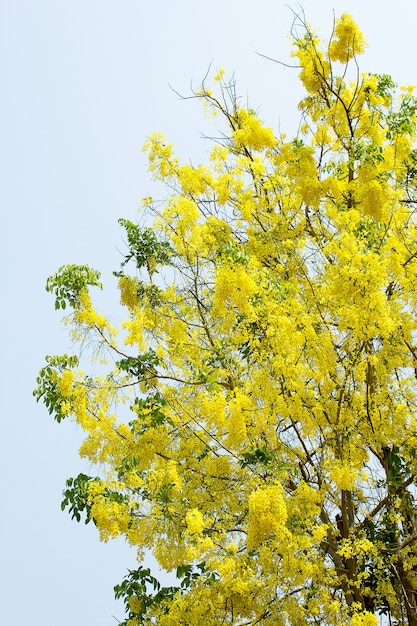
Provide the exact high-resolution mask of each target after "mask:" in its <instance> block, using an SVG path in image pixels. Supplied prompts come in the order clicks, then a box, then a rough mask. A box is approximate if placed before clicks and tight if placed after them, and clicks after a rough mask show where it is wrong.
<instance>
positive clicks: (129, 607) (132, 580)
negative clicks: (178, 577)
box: [114, 566, 180, 626]
mask: <svg viewBox="0 0 417 626" xmlns="http://www.w3.org/2000/svg"><path fill="white" fill-rule="evenodd" d="M128 572H129V573H128V575H127V576H125V578H124V580H123V582H122V583H121V584H120V585H116V586H115V587H114V595H115V598H116V600H118V599H120V598H122V599H123V602H124V604H125V607H126V613H127V615H128V620H130V619H136V620H141V619H142V618H143V617H144V615H145V614H146V611H147V610H148V609H149V607H152V606H156V605H161V604H162V603H163V602H164V601H166V600H169V599H170V598H172V597H173V596H174V595H175V594H176V593H177V592H178V591H180V588H179V587H161V584H160V582H159V581H158V580H157V579H156V578H155V577H154V576H152V574H151V570H150V569H149V568H148V567H147V568H144V567H142V566H140V567H138V569H135V570H128ZM152 591H153V592H154V593H152ZM132 598H135V599H137V601H136V603H133V602H132ZM135 604H136V606H135ZM128 620H126V621H124V622H122V623H121V624H120V626H127V624H128ZM139 623H140V622H139Z"/></svg>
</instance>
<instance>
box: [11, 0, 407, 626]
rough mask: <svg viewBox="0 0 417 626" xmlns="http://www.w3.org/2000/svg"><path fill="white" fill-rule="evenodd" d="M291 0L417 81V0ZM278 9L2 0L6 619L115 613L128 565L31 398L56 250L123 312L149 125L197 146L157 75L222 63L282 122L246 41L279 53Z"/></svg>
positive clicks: (66, 431)
mask: <svg viewBox="0 0 417 626" xmlns="http://www.w3.org/2000/svg"><path fill="white" fill-rule="evenodd" d="M302 5H303V6H304V8H305V11H306V14H307V17H308V19H309V20H310V22H311V23H312V24H313V25H314V26H315V27H318V28H321V29H322V31H323V32H324V33H326V32H329V30H330V28H331V23H332V19H333V14H332V10H333V9H334V10H335V12H336V14H340V13H341V12H342V11H348V12H351V13H353V14H354V16H355V17H356V19H357V20H358V22H359V23H360V25H361V26H362V28H363V30H364V32H365V35H366V37H367V38H368V41H369V43H370V49H369V52H368V53H367V54H366V56H365V57H364V58H363V60H362V67H363V69H366V70H370V71H374V72H381V73H390V74H392V75H393V77H394V79H395V80H396V81H397V82H398V83H400V84H404V83H417V70H416V66H415V44H416V41H415V39H416V35H415V33H416V30H417V28H416V26H417V4H416V3H415V1H414V0H396V2H393V1H392V0H380V1H372V0H368V1H366V2H365V1H364V0H361V1H359V0H350V1H348V0H346V1H340V0H332V1H331V0H304V2H303V3H302ZM292 6H293V7H294V8H296V4H295V3H294V4H293V5H292ZM291 21H292V14H291V12H290V10H289V9H288V8H287V7H286V5H285V3H284V2H281V1H278V0H257V2H253V0H252V1H249V0H213V1H212V2H204V3H203V2H198V0H179V1H175V0H171V1H169V0H154V1H153V2H144V1H142V0H117V1H116V0H112V1H111V0H71V2H68V1H63V0H0V72H1V74H0V81H1V98H0V172H1V174H0V177H1V185H0V194H1V231H0V232H1V285H2V294H3V297H2V302H3V305H2V306H1V309H0V315H1V337H2V341H1V345H2V348H3V359H2V372H1V374H2V375H1V385H2V393H1V413H0V415H1V420H2V428H1V433H2V436H1V443H0V445H1V451H0V464H1V466H0V476H1V484H0V496H1V513H0V542H1V550H0V555H1V577H0V598H1V601H0V624H2V626H3V625H4V626H22V625H23V624H31V626H74V625H77V626H110V625H114V624H117V621H116V620H115V619H114V618H113V617H112V616H115V617H116V618H118V619H120V620H121V619H123V611H122V609H121V607H120V605H117V604H116V603H115V602H114V601H113V585H114V584H116V583H118V582H120V581H121V579H122V577H123V575H124V573H125V571H126V569H127V568H128V567H131V568H133V567H134V566H135V560H134V554H133V552H132V551H131V550H129V549H128V548H127V547H126V546H125V545H124V544H123V543H122V542H119V541H117V542H113V543H110V544H106V545H103V544H100V543H99V541H98V536H97V534H96V531H95V528H94V527H93V526H91V525H90V526H84V525H82V524H81V525H78V524H76V523H75V522H71V520H70V518H69V516H68V514H67V513H61V511H60V502H61V492H62V489H63V487H64V485H65V480H66V478H67V477H68V476H75V475H77V474H78V473H79V472H80V471H86V472H87V473H88V471H89V468H88V466H86V463H85V462H84V461H81V460H79V459H78V454H77V450H78V446H79V443H80V433H79V432H78V431H77V429H76V427H75V426H74V425H73V424H71V423H69V422H68V423H63V424H61V425H58V424H56V423H54V422H53V421H52V419H51V418H50V417H49V415H48V414H47V412H46V410H45V409H44V408H43V406H41V405H39V406H37V405H36V404H35V403H34V400H33V398H32V395H31V394H32V389H33V387H34V384H35V377H36V374H37V371H38V369H39V368H40V367H41V366H42V364H43V359H44V356H45V354H60V353H62V352H66V351H70V350H71V345H70V341H69V339H68V337H67V335H66V333H65V330H64V329H63V328H62V326H60V323H59V320H60V317H61V316H60V315H59V314H58V313H56V312H55V311H54V310H53V301H52V298H51V297H50V296H49V295H48V294H46V293H45V291H44V284H45V280H46V277H47V276H48V275H49V274H51V273H52V272H54V271H55V270H56V269H57V268H58V267H59V266H60V265H62V264H64V263H80V264H81V263H88V264H90V265H91V266H93V267H96V268H97V269H100V270H101V271H102V272H103V280H104V284H105V286H106V288H107V291H106V292H105V293H104V295H103V297H101V298H100V305H101V308H102V309H103V310H104V311H106V312H108V313H109V314H110V315H111V316H113V317H115V318H117V317H118V315H119V313H118V306H117V303H118V297H117V293H116V291H115V287H114V280H113V277H112V274H111V273H112V270H113V269H117V267H118V264H119V262H120V260H121V256H120V252H119V251H118V250H120V249H123V243H122V233H121V231H120V229H119V227H118V225H117V219H118V217H122V216H123V217H127V218H129V219H132V220H134V219H135V217H136V210H137V207H138V206H139V201H140V198H142V197H144V196H147V195H152V194H155V190H154V187H153V184H152V183H151V180H150V177H149V174H148V173H147V171H146V164H145V160H144V156H143V155H142V153H141V146H142V144H143V142H144V139H145V136H146V134H148V133H151V132H153V131H155V130H161V131H164V132H165V133H166V135H167V136H168V137H169V138H170V139H171V140H172V141H173V142H174V144H175V145H176V147H177V151H178V153H179V154H180V155H181V156H182V157H183V158H188V157H190V158H192V159H193V161H194V162H197V161H198V160H199V159H201V158H204V153H205V143H204V141H202V140H201V139H200V132H201V131H202V130H203V129H204V128H205V127H206V125H207V121H206V120H204V119H203V115H202V111H201V109H200V108H199V106H198V104H197V103H196V102H193V101H187V102H181V101H180V100H178V98H177V97H176V96H175V94H174V93H173V92H172V91H171V90H170V88H169V84H171V85H172V86H173V87H174V88H175V89H177V90H178V91H181V92H182V93H184V94H187V93H188V90H189V84H190V81H191V80H192V81H193V83H194V85H198V83H199V80H200V78H201V77H202V76H203V75H204V74H205V72H206V70H207V68H208V66H209V64H210V62H212V63H213V68H218V67H225V68H226V71H227V72H228V73H231V72H233V71H234V72H235V75H236V79H237V80H238V89H239V91H240V93H241V94H242V96H243V97H244V99H245V100H246V98H248V100H249V102H250V104H251V105H252V106H253V107H254V108H256V109H257V110H259V111H260V113H261V117H263V119H264V120H265V121H266V122H268V123H269V124H270V125H272V126H273V127H274V128H275V129H278V128H280V129H281V130H282V131H288V132H289V133H291V132H293V131H294V130H295V129H296V127H297V123H298V114H297V110H296V102H297V100H298V98H299V95H300V90H299V87H298V83H297V73H296V71H291V70H289V69H284V68H282V67H280V66H279V65H276V64H273V63H268V62H267V61H265V60H264V59H262V58H260V57H259V56H257V55H256V54H255V51H259V52H261V53H265V54H267V55H269V56H271V57H275V58H277V59H280V60H283V61H287V60H289V57H288V54H289V46H290V44H289V41H288V39H286V33H287V32H288V30H289V28H290V25H291ZM159 193H160V192H159Z"/></svg>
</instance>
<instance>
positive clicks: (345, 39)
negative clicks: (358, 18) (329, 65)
mask: <svg viewBox="0 0 417 626" xmlns="http://www.w3.org/2000/svg"><path fill="white" fill-rule="evenodd" d="M366 45H367V43H366V40H365V38H364V36H363V34H362V33H361V31H360V29H359V28H358V25H357V24H356V22H355V21H354V19H353V17H352V16H351V15H350V14H349V13H343V14H342V15H341V17H340V18H339V19H337V20H336V24H335V28H334V36H333V39H332V41H331V43H330V58H331V60H332V61H341V62H342V63H347V61H349V60H350V59H351V58H352V57H353V56H355V55H356V54H363V53H364V51H365V48H366Z"/></svg>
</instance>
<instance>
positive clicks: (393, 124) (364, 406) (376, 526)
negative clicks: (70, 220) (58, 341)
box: [35, 14, 417, 626]
mask: <svg viewBox="0 0 417 626" xmlns="http://www.w3.org/2000/svg"><path fill="white" fill-rule="evenodd" d="M293 40H294V51H293V55H294V58H295V59H296V60H297V64H298V65H299V67H300V70H301V72H300V79H301V82H302V84H303V86H304V88H305V91H306V94H305V98H304V99H303V100H302V101H301V103H300V111H301V115H302V125H301V127H300V132H299V134H298V136H297V137H296V138H295V139H293V140H288V139H287V138H286V137H285V136H276V135H275V134H274V132H273V131H272V129H271V128H268V127H267V126H265V125H263V123H262V122H261V121H260V120H259V119H258V117H257V115H256V114H255V112H254V111H253V110H251V109H247V108H244V107H243V106H241V104H240V101H239V99H238V97H237V96H236V93H235V85H234V83H233V82H229V81H227V79H226V78H225V76H224V73H223V70H220V71H219V73H218V74H217V76H215V82H214V85H215V87H214V88H213V91H211V90H210V89H209V88H208V86H207V84H206V82H204V83H203V85H202V87H201V89H200V90H199V91H197V92H196V93H195V94H194V97H195V98H196V99H198V100H202V101H203V103H204V104H205V105H206V107H208V109H209V110H210V111H211V112H212V113H213V114H214V115H216V114H218V116H217V117H216V121H217V122H218V123H219V126H220V130H219V138H218V139H216V140H215V141H214V143H213V149H212V152H211V154H210V159H209V163H208V164H207V165H204V166H199V167H196V166H193V165H191V164H185V165H184V164H181V163H180V162H179V160H178V159H177V158H176V157H175V155H174V152H173V148H172V146H171V145H170V144H169V143H167V142H166V141H165V140H164V138H163V137H162V136H161V135H160V134H155V135H153V136H151V137H150V138H149V140H148V141H147V143H146V146H145V149H146V150H147V152H148V155H149V164H150V170H151V172H152V173H153V175H154V176H155V178H156V179H157V180H158V181H162V182H163V183H165V184H166V186H167V188H168V189H169V197H168V199H167V200H166V202H165V203H164V206H163V207H161V206H159V205H158V206H156V205H155V204H154V203H153V202H152V200H151V199H147V200H146V201H145V203H144V204H145V208H144V210H145V214H146V216H147V220H148V221H147V222H145V223H147V224H151V225H150V226H146V227H143V228H141V227H140V226H139V225H138V224H136V223H133V222H131V221H129V220H125V219H122V220H120V222H121V225H122V226H123V227H124V229H125V231H126V239H127V254H126V257H125V259H124V261H123V263H122V267H121V269H120V271H119V272H117V273H116V275H117V277H118V280H119V287H120V299H121V303H122V304H123V305H124V306H125V307H126V310H127V319H126V321H125V322H124V324H123V330H122V332H120V333H119V340H118V339H117V336H118V331H117V329H116V328H114V327H113V326H112V325H111V324H110V323H109V321H108V320H107V319H106V317H105V316H104V315H102V314H100V313H98V312H97V311H96V310H95V308H94V306H93V304H92V300H91V298H90V289H89V288H90V287H93V286H99V287H100V286H101V285H100V282H99V277H100V276H99V273H98V272H96V271H95V270H93V269H91V268H89V267H87V266H76V265H69V266H65V267H62V268H61V269H59V270H58V272H57V273H56V274H55V275H54V276H52V277H50V278H49V279H48V283H47V290H48V291H50V292H52V293H53V294H54V295H55V298H56V308H58V309H60V308H67V309H69V310H70V311H72V312H71V313H70V314H69V317H67V323H68V322H69V323H71V325H72V328H73V334H74V337H75V338H76V339H77V340H78V341H80V342H85V341H86V340H87V341H86V343H85V350H87V348H91V353H92V358H93V359H94V358H97V357H98V358H100V359H101V360H102V359H103V357H104V356H106V358H107V363H108V364H109V365H107V368H108V369H105V366H103V364H102V363H101V364H100V365H99V366H97V367H94V366H93V365H90V366H89V367H90V370H89V371H87V372H84V371H82V370H81V369H80V367H81V364H80V363H79V361H78V358H77V357H75V356H67V355H65V356H60V357H57V356H55V357H47V363H46V365H45V367H44V368H43V369H42V370H41V372H40V374H39V378H38V387H37V389H36V390H35V395H36V397H37V399H38V400H39V399H40V398H42V400H43V401H44V403H45V404H46V407H47V408H48V410H49V412H50V413H52V414H53V415H54V416H55V419H57V420H58V421H61V420H62V419H63V418H65V417H67V416H72V417H73V418H74V419H75V420H76V421H77V422H78V424H80V426H81V427H82V428H83V429H84V431H85V433H86V438H85V441H84V443H83V444H82V446H81V449H80V454H81V456H82V457H85V458H86V459H88V460H89V461H90V462H91V465H92V467H96V469H97V471H96V473H95V475H94V476H87V475H85V474H80V475H79V476H78V477H77V478H75V479H69V480H68V482H67V486H66V489H65V491H64V501H63V503H62V506H63V508H65V507H69V510H70V513H71V514H72V516H73V517H75V518H76V519H78V520H79V519H80V517H81V516H82V515H85V519H86V521H89V520H92V521H93V522H94V523H95V525H96V526H97V528H98V531H99V533H100V538H101V539H102V540H104V541H106V540H108V539H110V538H112V537H116V536H118V535H122V536H124V537H125V538H126V540H127V541H128V542H129V543H130V544H131V545H132V546H135V547H137V549H138V554H139V558H141V557H142V556H143V554H144V551H151V552H152V553H153V554H154V555H155V557H156V559H157V560H158V562H159V563H160V565H161V567H162V568H163V569H165V570H167V571H174V572H176V575H177V578H178V584H177V585H174V586H172V587H162V586H161V585H160V583H159V582H158V581H157V580H156V578H155V577H154V576H153V575H152V573H151V572H150V571H149V569H146V568H144V567H143V566H141V567H138V569H136V570H132V571H129V574H128V575H127V577H126V579H125V580H124V581H123V582H122V583H121V584H120V585H117V586H116V588H115V590H116V595H117V596H118V597H122V598H123V599H124V600H125V603H126V608H127V613H128V615H127V618H126V621H125V622H124V624H128V626H134V625H136V624H160V625H161V626H171V625H172V626H174V625H177V624H182V625H184V626H185V625H198V624H201V625H204V626H210V625H217V624H234V625H236V626H237V625H240V626H243V625H248V626H249V625H250V626H255V624H260V625H264V626H266V625H272V624H273V625H274V626H277V625H278V626H279V625H294V626H295V625H298V624H299V625H301V624H303V625H304V624H320V625H335V626H336V625H337V626H340V625H344V624H350V625H351V626H360V625H362V626H375V625H376V624H377V623H378V622H379V619H380V617H379V616H380V615H382V616H384V615H385V617H382V618H381V619H382V622H383V623H388V622H389V623H391V624H394V623H395V624H408V625H409V626H416V624H417V608H416V602H417V519H416V514H415V506H416V502H415V498H416V487H415V485H416V483H417V456H416V450H417V419H416V411H417V313H416V311H417V219H416V215H415V209H416V205H417V193H416V183H417V150H416V149H415V147H414V146H415V139H416V122H417V100H416V98H415V97H414V96H413V95H412V89H411V88H408V87H407V88H404V89H400V90H398V89H397V88H396V85H395V84H394V82H393V81H392V79H391V78H390V77H389V76H387V75H380V74H369V73H361V72H360V71H359V69H358V61H357V58H358V55H360V54H361V53H363V51H364V49H365V47H366V42H365V40H364V37H363V35H362V33H361V32H360V30H359V28H358V27H357V25H356V24H355V22H354V21H353V19H352V17H351V16H350V15H347V14H343V15H342V16H341V17H340V18H339V19H337V20H336V21H335V25H334V30H333V34H332V36H331V38H330V41H329V42H328V43H327V44H326V45H324V44H322V43H321V42H320V41H319V39H318V37H317V35H316V34H315V33H314V32H313V31H312V30H311V28H310V27H309V25H308V24H307V23H306V22H305V21H304V20H303V19H301V18H298V24H294V28H293ZM219 119H220V120H221V121H220V122H219ZM149 216H153V219H152V222H150V217H149ZM142 222H143V220H142ZM85 350H84V351H85Z"/></svg>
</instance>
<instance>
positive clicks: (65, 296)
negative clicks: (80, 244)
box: [46, 265, 103, 309]
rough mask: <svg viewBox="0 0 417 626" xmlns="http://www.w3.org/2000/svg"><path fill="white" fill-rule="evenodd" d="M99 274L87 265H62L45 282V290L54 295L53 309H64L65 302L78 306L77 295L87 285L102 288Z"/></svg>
mask: <svg viewBox="0 0 417 626" xmlns="http://www.w3.org/2000/svg"><path fill="white" fill-rule="evenodd" d="M100 276H101V274H100V272H98V271H97V270H94V269H92V268H91V267H88V265H63V266H62V267H60V268H59V270H58V271H57V272H56V273H55V274H53V275H52V276H50V277H49V278H48V280H47V282H46V291H48V292H50V293H53V294H54V295H55V309H65V308H66V306H67V304H68V305H69V306H71V307H72V308H73V309H77V308H79V300H78V295H79V294H80V292H81V291H83V290H85V289H86V288H87V286H88V285H91V286H93V287H99V288H100V289H102V288H103V285H102V284H101V282H100V281H99V278H100Z"/></svg>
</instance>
